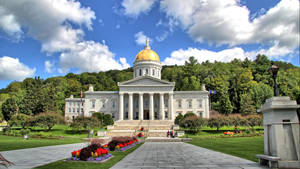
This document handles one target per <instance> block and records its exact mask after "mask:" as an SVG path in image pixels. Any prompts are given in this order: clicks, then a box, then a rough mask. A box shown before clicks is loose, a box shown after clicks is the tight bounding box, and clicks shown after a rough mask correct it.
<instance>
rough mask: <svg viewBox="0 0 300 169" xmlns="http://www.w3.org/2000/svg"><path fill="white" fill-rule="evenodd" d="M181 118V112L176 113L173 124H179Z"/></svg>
mask: <svg viewBox="0 0 300 169" xmlns="http://www.w3.org/2000/svg"><path fill="white" fill-rule="evenodd" d="M182 119H183V115H182V114H181V113H179V114H178V116H177V117H176V118H175V122H174V123H175V124H177V125H179V124H180V121H181V120H182Z"/></svg>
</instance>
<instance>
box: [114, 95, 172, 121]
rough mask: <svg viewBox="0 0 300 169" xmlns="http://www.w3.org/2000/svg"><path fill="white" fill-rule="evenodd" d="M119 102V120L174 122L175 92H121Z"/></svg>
mask: <svg viewBox="0 0 300 169" xmlns="http://www.w3.org/2000/svg"><path fill="white" fill-rule="evenodd" d="M119 101H120V103H119V105H120V107H119V120H174V115H173V92H120V93H119ZM165 101H167V103H165ZM134 103H138V104H134ZM134 110H135V111H134ZM135 112H137V113H135Z"/></svg>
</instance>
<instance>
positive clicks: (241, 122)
mask: <svg viewBox="0 0 300 169" xmlns="http://www.w3.org/2000/svg"><path fill="white" fill-rule="evenodd" d="M228 125H231V126H247V121H246V119H245V118H244V117H243V116H241V115H240V114H231V115H229V116H228Z"/></svg>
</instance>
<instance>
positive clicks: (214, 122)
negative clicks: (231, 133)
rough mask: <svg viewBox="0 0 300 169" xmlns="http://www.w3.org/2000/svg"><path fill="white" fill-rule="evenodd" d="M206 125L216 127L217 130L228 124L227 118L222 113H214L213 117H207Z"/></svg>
mask: <svg viewBox="0 0 300 169" xmlns="http://www.w3.org/2000/svg"><path fill="white" fill-rule="evenodd" d="M207 125H208V126H209V127H210V128H213V127H216V128H217V131H219V129H220V128H221V127H223V126H226V125H228V120H227V118H226V116H224V115H221V114H220V115H215V116H213V117H211V118H210V119H208V121H207Z"/></svg>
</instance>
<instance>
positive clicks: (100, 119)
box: [92, 112, 103, 123]
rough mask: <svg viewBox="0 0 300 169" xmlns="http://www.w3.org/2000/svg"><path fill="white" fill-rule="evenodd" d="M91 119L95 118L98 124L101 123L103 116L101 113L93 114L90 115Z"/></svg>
mask: <svg viewBox="0 0 300 169" xmlns="http://www.w3.org/2000/svg"><path fill="white" fill-rule="evenodd" d="M92 117H96V118H97V119H98V120H99V122H100V123H102V121H103V114H102V113H101V112H95V113H93V114H92Z"/></svg>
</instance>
